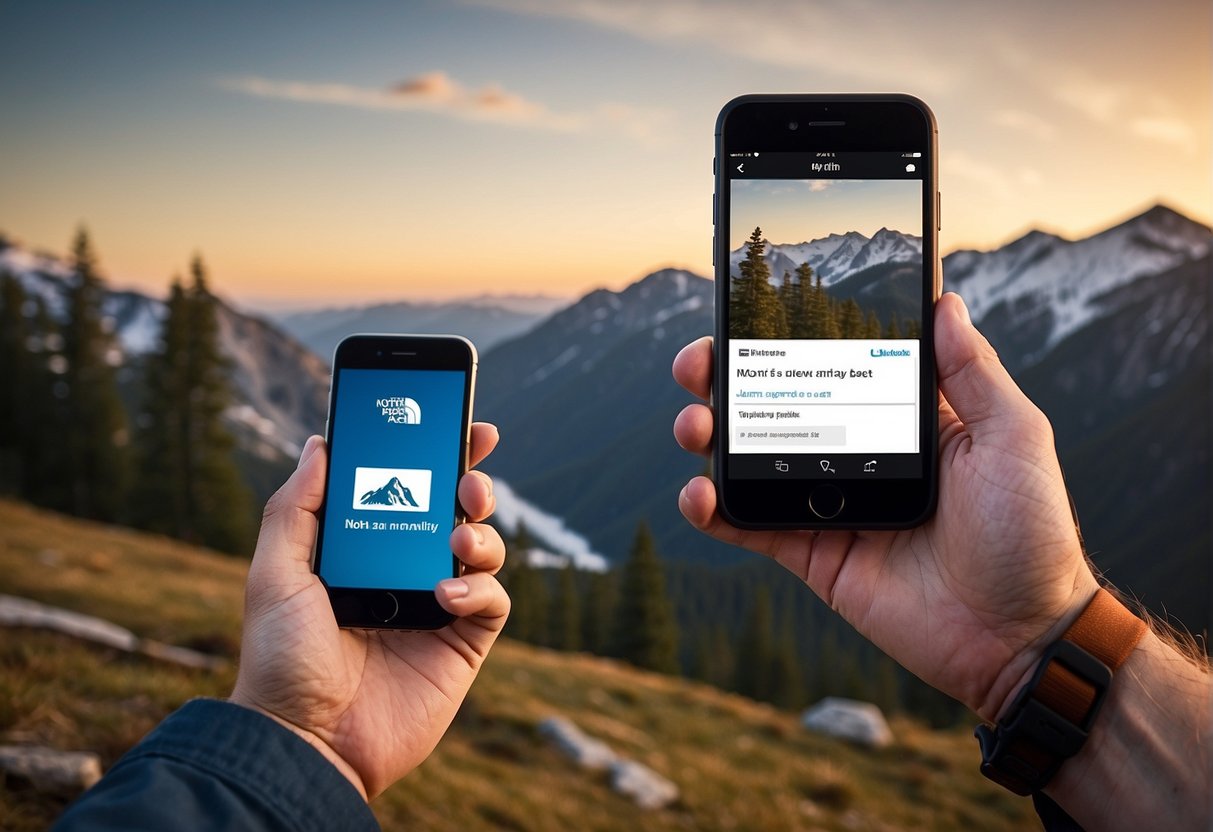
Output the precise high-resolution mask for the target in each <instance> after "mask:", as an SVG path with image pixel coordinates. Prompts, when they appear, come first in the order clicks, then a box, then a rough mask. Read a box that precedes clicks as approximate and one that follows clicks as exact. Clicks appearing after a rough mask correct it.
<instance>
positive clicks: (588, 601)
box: [581, 572, 619, 656]
mask: <svg viewBox="0 0 1213 832" xmlns="http://www.w3.org/2000/svg"><path fill="white" fill-rule="evenodd" d="M618 595H619V593H618V591H617V588H616V586H615V575H614V573H612V572H591V573H590V576H589V580H587V581H586V592H585V601H584V603H582V605H581V643H582V646H583V647H584V648H585V649H586V650H589V651H590V652H591V653H594V654H595V655H598V656H607V655H610V652H611V646H612V645H611V629H612V622H613V621H614V615H615V603H616V601H617V599H618Z"/></svg>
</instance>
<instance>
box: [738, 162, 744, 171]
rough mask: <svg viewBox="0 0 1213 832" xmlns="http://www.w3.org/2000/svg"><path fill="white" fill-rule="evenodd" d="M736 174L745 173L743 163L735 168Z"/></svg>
mask: <svg viewBox="0 0 1213 832" xmlns="http://www.w3.org/2000/svg"><path fill="white" fill-rule="evenodd" d="M737 172H738V173H745V162H742V163H741V164H740V165H738V166H737Z"/></svg>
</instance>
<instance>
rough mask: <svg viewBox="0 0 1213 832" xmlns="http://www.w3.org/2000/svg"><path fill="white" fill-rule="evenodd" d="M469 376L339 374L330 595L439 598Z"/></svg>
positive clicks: (328, 553)
mask: <svg viewBox="0 0 1213 832" xmlns="http://www.w3.org/2000/svg"><path fill="white" fill-rule="evenodd" d="M466 381H467V374H466V373H464V372H460V371H454V370H348V369H347V370H340V371H338V375H337V377H336V378H335V379H334V383H335V384H336V385H337V402H336V406H335V408H334V412H333V414H332V416H331V417H330V418H331V419H332V420H333V423H332V426H331V430H332V447H331V448H330V449H329V481H328V491H327V493H326V495H325V521H324V537H323V540H322V541H321V550H320V552H321V557H320V577H321V578H323V579H324V580H325V582H326V583H327V584H328V585H329V586H331V587H342V588H349V589H419V590H432V589H433V588H434V587H435V585H437V583H438V582H439V581H441V580H443V579H444V578H449V577H451V575H452V565H451V547H450V535H451V530H452V529H453V528H454V524H455V499H456V496H455V486H456V485H457V483H458V477H459V468H460V458H461V455H462V452H463V447H462V446H463V437H462V435H461V432H460V429H461V427H462V425H463V404H464V403H463V393H464V386H465V384H466Z"/></svg>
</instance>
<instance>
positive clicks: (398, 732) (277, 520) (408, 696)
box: [231, 423, 510, 798]
mask: <svg viewBox="0 0 1213 832" xmlns="http://www.w3.org/2000/svg"><path fill="white" fill-rule="evenodd" d="M470 433H471V442H470V453H469V460H468V462H469V465H470V466H475V465H477V464H479V462H480V461H481V460H482V459H484V458H485V457H486V456H487V455H488V454H489V453H490V452H491V451H492V450H493V448H494V447H495V446H496V444H497V429H496V428H495V427H493V426H492V425H488V424H483V423H476V424H473V425H472V426H471V431H470ZM328 461H329V460H328V453H326V449H325V443H324V442H323V441H322V440H321V439H320V437H318V436H316V437H312V439H311V440H309V442H308V444H307V446H306V447H305V448H304V451H303V456H302V458H301V460H300V463H299V467H298V469H297V470H296V471H295V473H294V474H293V475H292V476H291V478H290V479H289V480H288V481H287V482H286V484H285V485H283V486H282V488H281V489H279V491H278V493H277V494H275V495H274V497H273V498H272V499H271V500H270V503H269V505H267V506H266V512H265V518H264V520H263V521H262V527H261V534H260V536H259V538H258V541H257V552H256V554H255V555H254V557H253V562H252V565H251V567H250V569H249V579H248V592H247V598H246V602H245V622H244V638H243V645H242V647H241V660H240V674H239V677H238V678H237V681H236V689H235V691H234V692H233V693H232V697H231V699H232V701H234V702H236V703H237V704H241V705H245V706H247V707H251V708H254V709H256V710H260V711H262V712H263V713H266V714H267V715H270V716H271V717H273V718H274V719H276V720H278V721H279V722H281V723H282V724H284V725H285V726H286V727H288V728H290V729H291V730H294V731H295V732H296V733H298V734H300V736H302V737H303V738H304V739H305V740H307V741H308V742H309V743H310V744H311V745H313V746H314V747H315V748H316V749H317V750H318V751H320V752H321V753H322V754H324V755H325V756H326V757H328V758H329V759H330V760H331V761H332V762H333V763H334V765H336V766H337V767H338V768H339V769H340V770H341V771H342V773H343V774H345V775H346V776H347V777H348V778H349V779H350V782H351V783H353V785H354V786H355V788H357V789H359V791H361V792H362V793H363V794H364V795H366V796H367V797H368V798H373V797H374V796H375V795H377V794H378V793H379V792H381V791H383V789H385V788H386V787H387V786H389V785H391V784H392V783H393V782H395V781H396V780H398V779H400V778H401V777H402V776H404V775H405V774H406V773H407V772H408V771H410V770H411V769H412V768H414V767H415V766H417V765H418V764H419V763H420V762H421V761H422V760H424V759H425V757H426V756H427V755H428V754H429V753H430V751H432V750H433V748H434V746H435V745H436V744H437V742H438V740H439V739H440V738H441V737H442V735H443V733H444V732H445V731H446V729H447V727H448V726H449V725H450V722H451V720H452V719H453V718H454V716H455V712H456V711H457V710H458V708H459V705H460V703H461V702H462V701H463V697H464V696H465V695H466V693H467V691H468V688H469V687H470V685H471V684H472V681H473V680H474V679H475V677H476V674H477V672H478V670H479V667H480V664H481V662H482V661H483V660H484V658H485V656H486V655H487V654H488V651H489V648H490V647H492V645H493V643H494V641H495V640H496V638H497V635H498V634H499V633H500V631H501V628H502V626H503V625H504V624H505V620H506V616H507V614H508V613H509V608H510V602H509V598H508V597H507V595H506V593H505V590H504V589H503V588H502V586H501V584H500V583H498V581H497V579H496V578H495V577H494V575H495V574H496V572H497V570H498V569H500V568H501V565H502V563H503V562H504V560H505V544H504V543H503V542H502V540H501V537H500V535H498V533H497V531H496V530H495V529H494V528H493V527H492V526H490V525H488V524H486V523H482V522H481V521H483V520H484V519H485V518H486V517H488V516H489V514H491V513H492V510H493V507H494V502H493V494H492V484H491V482H490V480H489V478H488V477H487V476H485V475H483V474H481V473H479V472H476V471H471V472H470V473H468V474H466V475H465V476H463V477H462V478H461V479H460V481H459V485H458V488H457V490H458V495H459V503H460V507H461V510H462V512H463V513H464V514H465V515H466V518H467V520H468V522H466V523H463V524H461V525H460V526H459V527H458V528H456V529H455V531H454V532H452V533H451V534H450V535H449V536H448V537H447V538H446V539H445V540H444V541H443V544H444V546H446V547H447V551H448V553H450V552H453V553H454V555H455V557H456V558H457V559H458V562H459V563H460V564H462V566H463V570H462V571H463V574H462V575H461V576H460V577H458V578H447V579H445V580H443V581H441V582H440V583H439V584H438V585H437V587H436V590H435V591H434V592H432V593H431V594H432V595H434V597H435V600H436V603H437V604H438V605H439V606H440V607H441V609H442V610H443V611H444V612H445V613H446V614H447V615H449V616H450V617H451V619H452V621H451V623H450V624H449V625H447V626H446V627H444V628H442V629H441V630H436V631H400V630H387V629H339V628H338V626H337V621H336V619H335V618H334V615H333V610H332V607H331V606H330V603H329V598H328V593H327V592H326V590H325V587H324V585H323V584H322V583H321V581H320V579H319V578H318V577H317V575H316V574H315V573H314V572H313V571H312V566H311V556H312V548H313V545H314V544H315V542H316V531H317V518H316V514H317V512H319V510H320V506H321V502H322V500H323V496H324V485H325V474H326V469H327V467H328Z"/></svg>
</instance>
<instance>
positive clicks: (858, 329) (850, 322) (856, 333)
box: [839, 298, 868, 338]
mask: <svg viewBox="0 0 1213 832" xmlns="http://www.w3.org/2000/svg"><path fill="white" fill-rule="evenodd" d="M839 329H840V330H841V334H842V337H843V338H866V337H867V334H868V332H867V326H866V325H865V324H864V321H863V311H862V310H860V308H859V304H858V303H856V302H855V298H848V299H847V301H846V302H845V303H844V304H843V305H842V312H841V313H840V315H839Z"/></svg>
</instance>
